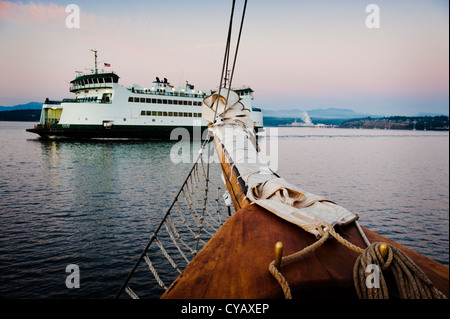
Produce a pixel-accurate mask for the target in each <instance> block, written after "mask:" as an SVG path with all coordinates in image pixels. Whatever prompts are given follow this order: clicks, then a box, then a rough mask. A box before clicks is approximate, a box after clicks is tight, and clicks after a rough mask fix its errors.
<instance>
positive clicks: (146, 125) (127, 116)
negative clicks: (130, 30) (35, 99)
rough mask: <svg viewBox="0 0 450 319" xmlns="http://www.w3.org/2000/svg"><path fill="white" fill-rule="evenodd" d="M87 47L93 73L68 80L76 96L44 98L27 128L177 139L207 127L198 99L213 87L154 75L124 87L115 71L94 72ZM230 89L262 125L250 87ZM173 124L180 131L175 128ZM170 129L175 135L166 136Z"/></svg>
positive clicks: (51, 133) (45, 134)
mask: <svg viewBox="0 0 450 319" xmlns="http://www.w3.org/2000/svg"><path fill="white" fill-rule="evenodd" d="M92 51H93V52H94V53H95V67H94V69H93V71H92V73H91V74H83V75H81V74H80V75H78V76H77V77H76V78H75V79H74V80H73V81H71V82H70V92H72V93H74V94H75V98H69V99H63V100H62V101H54V100H49V99H48V98H47V99H46V100H45V102H44V104H43V106H42V111H41V117H40V121H39V124H37V125H35V126H34V128H31V129H27V131H28V132H31V133H36V134H39V135H40V136H41V137H42V138H52V137H66V138H77V139H78V138H139V139H175V140H177V139H178V134H183V132H186V133H189V136H192V134H196V132H203V131H204V130H206V129H207V125H206V122H205V120H203V119H202V105H203V98H204V97H206V96H208V95H210V94H212V93H213V91H202V90H197V89H195V87H194V85H192V84H190V83H188V82H186V85H185V86H184V87H175V86H173V85H172V84H171V83H170V82H169V81H168V80H167V79H166V78H163V79H160V78H159V77H156V80H155V81H153V83H152V84H151V85H150V86H148V87H141V86H139V85H131V86H128V87H124V86H122V85H120V84H119V76H118V75H117V74H116V73H114V72H98V67H97V51H95V50H92ZM105 66H106V67H108V66H109V64H106V63H105ZM235 91H236V92H238V94H239V95H240V99H241V102H242V103H243V104H244V105H245V107H246V108H247V109H249V110H251V114H252V120H253V123H254V129H255V130H259V129H262V127H263V116H262V112H261V109H259V108H256V107H252V100H253V92H254V91H253V90H252V89H251V88H250V87H243V88H240V89H236V90H235ZM176 128H181V130H177V131H174V129H176ZM183 129H185V130H183ZM172 132H174V133H176V134H173V136H171V133H172ZM192 137H193V136H192Z"/></svg>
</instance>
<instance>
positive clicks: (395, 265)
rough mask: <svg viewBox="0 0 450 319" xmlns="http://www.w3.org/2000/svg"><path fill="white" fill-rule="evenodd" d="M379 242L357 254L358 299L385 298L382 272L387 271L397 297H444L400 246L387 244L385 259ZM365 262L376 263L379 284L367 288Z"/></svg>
mask: <svg viewBox="0 0 450 319" xmlns="http://www.w3.org/2000/svg"><path fill="white" fill-rule="evenodd" d="M380 245H381V243H378V242H377V243H373V244H371V245H370V246H369V247H367V248H366V249H365V250H364V252H363V253H362V254H361V255H360V256H359V257H358V259H357V260H356V263H355V267H354V268H353V280H354V284H355V289H356V292H357V294H358V297H359V298H360V299H388V298H389V292H388V289H387V285H386V280H385V279H384V276H383V271H390V272H391V273H392V275H393V277H394V279H395V283H396V285H397V289H398V293H399V297H400V298H401V299H447V297H446V296H445V295H444V294H443V293H442V292H440V291H439V290H438V289H436V288H435V287H434V286H433V283H432V282H431V281H430V279H428V277H427V276H426V275H425V274H424V273H423V271H422V270H421V269H420V268H419V267H418V266H417V265H416V264H415V263H414V262H413V261H412V260H411V259H410V258H409V257H408V256H406V255H405V253H404V252H402V251H401V250H400V249H398V248H396V247H394V246H392V245H387V255H386V257H385V258H383V256H382V255H381V253H380ZM369 265H376V267H379V268H378V269H381V271H379V270H377V273H378V274H379V278H378V282H379V287H372V288H368V286H371V285H368V282H367V281H368V279H369V280H370V278H369V277H368V276H367V272H366V269H367V267H368V266H369Z"/></svg>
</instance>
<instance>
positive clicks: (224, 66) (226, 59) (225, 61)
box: [214, 0, 247, 119]
mask: <svg viewBox="0 0 450 319" xmlns="http://www.w3.org/2000/svg"><path fill="white" fill-rule="evenodd" d="M235 7H236V0H233V3H232V8H231V14H230V23H229V27H228V36H227V41H226V46H225V54H224V59H223V64H222V73H221V75H220V84H219V91H218V97H220V92H221V90H222V83H223V79H224V78H226V74H227V70H228V63H229V61H230V51H231V50H230V48H231V34H232V30H233V18H234V10H235ZM246 11H247V0H245V1H244V7H243V10H242V17H241V24H240V27H239V34H238V39H237V43H236V50H235V53H234V59H233V66H232V69H231V75H230V78H229V79H228V80H229V81H228V93H227V101H228V98H229V95H230V90H231V84H232V82H233V78H234V71H235V67H236V61H237V56H238V52H239V46H240V43H241V35H242V29H243V26H244V19H245V13H246ZM224 87H225V88H226V81H225V86H224ZM218 107H219V98H218V99H217V101H216V107H215V110H214V119H216V118H217V109H218Z"/></svg>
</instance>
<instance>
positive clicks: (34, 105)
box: [0, 102, 43, 112]
mask: <svg viewBox="0 0 450 319" xmlns="http://www.w3.org/2000/svg"><path fill="white" fill-rule="evenodd" d="M42 104H43V103H42V102H30V103H27V104H18V105H14V106H0V112H1V111H16V110H40V109H42Z"/></svg>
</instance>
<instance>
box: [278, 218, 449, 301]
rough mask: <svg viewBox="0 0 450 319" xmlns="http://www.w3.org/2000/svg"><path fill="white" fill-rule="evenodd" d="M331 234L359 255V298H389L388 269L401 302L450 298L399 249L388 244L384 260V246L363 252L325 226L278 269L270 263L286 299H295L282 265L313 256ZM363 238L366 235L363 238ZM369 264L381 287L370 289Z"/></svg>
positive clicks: (375, 245) (356, 273) (356, 274)
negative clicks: (381, 249) (310, 241)
mask: <svg viewBox="0 0 450 319" xmlns="http://www.w3.org/2000/svg"><path fill="white" fill-rule="evenodd" d="M358 229H359V228H358ZM330 235H331V236H332V237H334V238H335V239H336V240H337V241H338V242H339V243H341V244H343V245H344V246H345V247H347V248H349V249H351V250H353V251H355V252H357V253H358V254H360V255H359V257H358V259H357V260H356V263H355V266H354V268H353V280H354V284H355V289H356V292H357V295H358V297H359V298H360V299H387V298H389V292H388V289H387V285H386V281H385V279H384V276H383V271H388V270H389V271H390V272H391V273H392V274H393V276H394V278H395V282H396V285H397V289H398V291H399V295H400V298H402V299H447V297H446V296H445V295H444V294H443V293H442V292H440V291H439V290H438V289H436V288H435V287H434V286H433V284H432V282H431V281H430V280H429V279H428V277H427V276H426V275H425V274H424V273H423V271H422V270H420V268H419V267H418V266H417V265H416V264H415V263H414V262H413V261H412V260H411V259H410V258H409V257H408V256H406V255H405V254H404V253H403V252H402V251H401V250H400V249H398V248H396V247H393V246H391V245H387V248H388V253H387V256H386V260H385V259H384V258H383V256H382V255H381V253H380V249H379V245H380V244H381V243H378V242H377V243H373V244H370V245H369V247H367V248H366V249H362V248H360V247H358V246H355V245H353V244H352V243H350V242H349V241H347V240H345V239H344V238H343V237H342V236H341V235H339V234H338V233H337V232H336V231H335V229H334V227H332V226H330V225H324V226H323V228H322V234H321V238H320V239H319V240H317V241H316V242H315V243H313V244H311V245H310V246H307V247H305V248H304V249H302V250H300V251H298V252H296V253H294V254H292V255H289V256H285V257H283V258H282V259H281V263H280V265H279V266H278V267H277V266H276V261H275V260H274V261H272V262H271V263H270V264H269V271H270V273H271V274H272V275H273V276H274V278H275V279H276V280H277V281H278V283H279V284H280V286H281V288H282V290H283V294H284V296H285V298H286V299H292V293H291V289H290V287H289V283H288V281H287V280H286V278H284V276H283V274H282V273H281V271H280V268H281V265H287V264H290V263H293V262H295V261H299V260H301V259H303V258H305V257H306V256H308V255H310V254H311V253H313V252H314V251H316V250H317V249H318V248H319V247H320V246H322V245H323V244H324V243H325V242H326V241H327V239H328V238H329V237H330ZM361 235H363V233H362V234H361ZM363 237H365V236H364V235H363ZM368 265H376V266H378V267H379V269H381V271H379V272H378V275H379V283H380V287H376V288H375V287H373V288H368V287H367V286H368V285H367V281H368V280H370V279H371V278H368V274H367V272H366V269H367V266H368Z"/></svg>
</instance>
